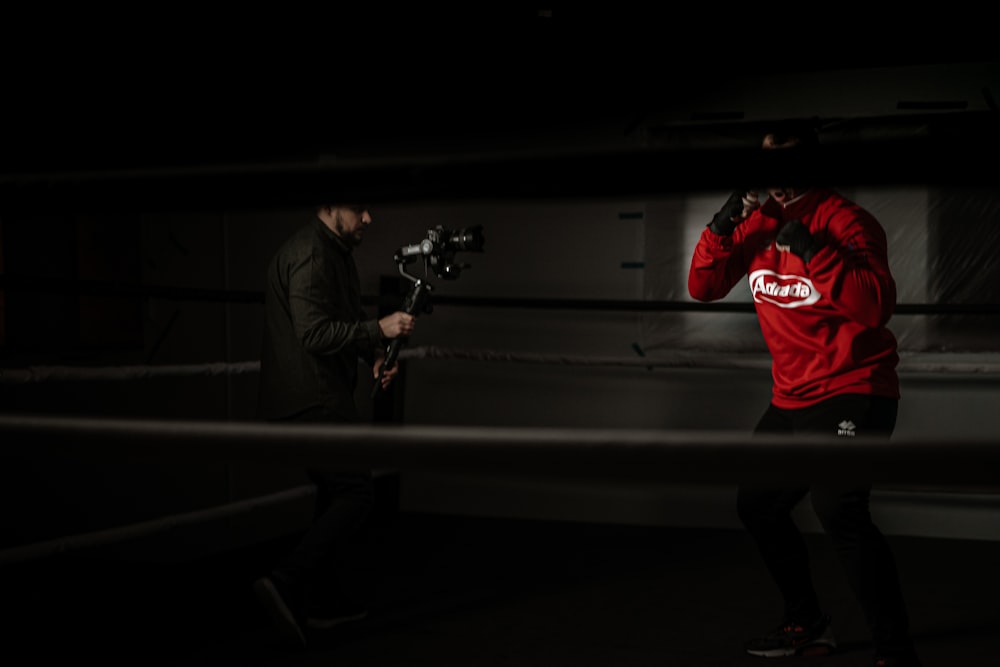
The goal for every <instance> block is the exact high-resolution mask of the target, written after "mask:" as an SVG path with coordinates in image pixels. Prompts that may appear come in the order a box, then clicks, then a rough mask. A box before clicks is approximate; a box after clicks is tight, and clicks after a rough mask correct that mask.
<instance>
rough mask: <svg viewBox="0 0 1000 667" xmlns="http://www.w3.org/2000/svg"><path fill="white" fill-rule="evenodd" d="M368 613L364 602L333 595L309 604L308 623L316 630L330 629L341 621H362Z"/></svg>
mask: <svg viewBox="0 0 1000 667" xmlns="http://www.w3.org/2000/svg"><path fill="white" fill-rule="evenodd" d="M367 615H368V609H367V608H366V607H365V605H364V604H362V603H361V602H358V601H356V600H352V599H350V598H347V597H342V596H338V597H333V598H329V599H325V600H323V601H321V602H320V601H312V600H310V604H309V615H308V617H307V618H306V625H307V626H308V627H309V628H312V629H315V630H328V629H330V628H332V627H334V626H337V625H340V624H341V623H349V622H350V621H360V620H361V619H363V618H364V617H366V616H367Z"/></svg>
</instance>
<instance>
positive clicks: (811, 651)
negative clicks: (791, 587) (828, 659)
mask: <svg viewBox="0 0 1000 667" xmlns="http://www.w3.org/2000/svg"><path fill="white" fill-rule="evenodd" d="M836 648H837V641H836V640H835V639H834V638H833V629H832V628H831V627H830V617H829V616H823V617H822V618H820V619H819V620H818V621H816V622H815V623H813V624H812V625H806V626H803V625H799V624H797V623H792V622H786V623H784V624H782V625H781V626H780V627H778V628H776V629H775V630H774V631H773V632H771V633H770V634H768V635H767V636H764V637H757V638H754V639H751V640H750V641H748V642H747V643H746V650H747V653H749V654H750V655H756V656H760V657H762V658H780V657H782V656H790V655H802V656H816V655H829V654H830V653H832V652H833V650H834V649H836Z"/></svg>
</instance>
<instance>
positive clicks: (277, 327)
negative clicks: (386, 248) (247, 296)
mask: <svg viewBox="0 0 1000 667" xmlns="http://www.w3.org/2000/svg"><path fill="white" fill-rule="evenodd" d="M381 343H382V340H381V334H380V330H379V326H378V321H377V320H376V319H368V318H367V316H366V315H365V313H364V311H363V310H362V309H361V283H360V279H359V277H358V270H357V267H356V266H355V264H354V257H353V256H352V254H351V250H350V248H349V247H348V246H346V245H345V244H344V243H343V242H342V241H341V240H340V238H339V237H338V236H337V235H336V234H334V233H333V232H332V231H330V229H329V228H327V227H326V225H324V224H323V223H322V221H320V220H319V218H314V219H313V220H312V221H311V222H309V224H307V225H304V226H303V227H302V228H300V229H299V230H298V231H297V232H296V233H295V234H293V235H292V236H291V237H290V238H289V239H288V240H287V241H286V242H285V243H284V245H282V246H281V248H279V249H278V251H277V252H276V253H275V254H274V256H273V257H272V259H271V261H270V263H269V264H268V267H267V284H266V287H265V291H264V340H263V349H262V351H261V357H260V393H259V402H258V410H259V416H260V417H261V418H263V419H281V418H287V417H291V416H294V415H296V414H298V413H300V412H302V411H303V410H307V409H309V408H315V407H325V408H326V409H327V410H329V411H330V413H331V416H332V417H334V418H336V419H338V420H343V421H353V420H355V419H357V408H356V406H355V404H354V392H355V388H356V386H357V380H358V360H359V359H362V360H364V361H365V362H367V363H368V364H369V365H370V364H371V363H372V361H373V358H374V355H375V352H376V350H377V349H378V346H379V345H381Z"/></svg>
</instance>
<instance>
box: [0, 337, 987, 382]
mask: <svg viewBox="0 0 1000 667" xmlns="http://www.w3.org/2000/svg"><path fill="white" fill-rule="evenodd" d="M961 356H962V355H960V354H958V353H952V354H948V355H939V356H938V358H937V360H936V361H931V360H927V359H921V358H920V357H921V355H915V354H901V355H900V364H899V372H900V373H960V374H974V375H985V376H988V375H998V376H1000V361H992V360H990V359H987V358H984V357H986V356H987V355H983V354H978V355H972V356H974V358H972V359H968V360H963V359H961V358H960V357H961ZM398 358H399V360H401V361H402V360H407V359H460V360H467V361H483V362H507V363H529V364H556V365H574V366H625V367H637V368H695V369H697V368H714V369H733V370H768V369H770V367H771V360H770V357H768V356H767V355H766V354H751V353H706V352H691V351H683V350H677V351H673V352H670V353H669V354H663V353H657V354H656V355H655V356H649V357H609V356H573V355H554V354H535V353H525V352H507V351H501V350H484V349H463V348H446V347H437V346H423V347H415V348H411V349H405V350H402V351H401V352H400V353H399V357H398ZM259 371H260V362H259V361H239V362H217V363H208V364H177V365H162V366H155V365H150V366H138V365H133V366H105V367H78V366H29V367H27V368H6V369H4V368H0V384H33V383H43V382H70V381H87V380H91V381H100V380H147V379H153V378H162V377H195V376H201V377H210V376H219V375H244V374H253V373H257V372H259Z"/></svg>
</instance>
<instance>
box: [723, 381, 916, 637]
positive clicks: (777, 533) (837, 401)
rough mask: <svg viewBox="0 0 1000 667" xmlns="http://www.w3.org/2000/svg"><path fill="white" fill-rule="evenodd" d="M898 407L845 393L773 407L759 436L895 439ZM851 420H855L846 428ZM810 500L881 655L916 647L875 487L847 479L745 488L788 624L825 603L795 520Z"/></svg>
mask: <svg viewBox="0 0 1000 667" xmlns="http://www.w3.org/2000/svg"><path fill="white" fill-rule="evenodd" d="M897 408H898V402H897V401H896V400H895V399H889V398H884V397H877V396H864V395H846V396H838V397H834V398H831V399H829V400H827V401H825V402H823V403H820V404H818V405H815V406H812V407H809V408H804V409H801V410H782V409H779V408H776V407H774V406H773V405H772V406H770V407H769V408H768V409H767V410H766V411H765V412H764V414H763V416H762V417H761V419H760V421H759V422H758V424H757V426H756V428H755V430H754V433H785V434H795V433H812V434H815V433H829V434H831V436H832V437H845V436H843V435H840V436H838V433H843V432H844V431H845V430H849V431H852V432H853V433H855V437H877V438H889V437H890V436H891V435H892V432H893V430H894V428H895V426H896V412H897ZM844 422H850V423H853V425H854V427H853V429H845V427H844ZM807 494H808V495H810V497H811V499H812V506H813V509H814V511H815V512H816V516H817V518H818V519H819V521H820V523H821V525H822V526H823V530H824V532H825V533H826V535H827V536H828V537H829V538H830V541H831V542H832V544H833V547H834V549H835V550H836V554H837V556H838V558H839V561H840V563H841V565H842V566H843V568H844V571H845V573H846V575H847V581H848V582H849V584H850V586H851V588H852V590H853V593H854V595H855V597H856V598H857V600H858V602H859V604H860V606H861V608H862V611H863V612H864V614H865V619H866V621H867V623H868V626H869V628H870V629H871V634H872V639H873V642H874V644H875V646H876V648H877V649H878V650H881V651H884V652H886V653H894V652H900V651H905V650H908V649H910V648H911V639H910V636H909V620H908V616H907V612H906V608H905V605H904V603H903V596H902V592H901V590H900V584H899V576H898V573H897V570H896V562H895V559H894V557H893V555H892V552H891V551H890V549H889V546H888V544H887V543H886V540H885V537H884V536H883V535H882V533H881V531H880V530H879V529H878V528H877V527H876V526H875V524H874V523H873V522H872V518H871V514H870V512H869V500H870V497H871V485H870V484H867V483H857V482H855V481H853V480H846V481H845V482H844V483H843V484H837V483H824V484H822V485H819V484H813V485H809V484H797V483H795V482H794V481H792V482H789V483H788V484H784V485H773V484H768V485H756V484H752V483H744V484H741V485H740V486H739V489H738V494H737V510H738V513H739V517H740V520H741V521H742V523H743V525H744V526H745V527H746V529H747V530H748V531H749V533H750V535H751V536H752V537H753V539H754V541H755V543H756V544H757V547H758V549H759V551H760V554H761V556H762V557H763V560H764V564H765V566H766V567H767V570H768V572H770V574H771V577H772V578H773V579H774V581H775V583H776V584H777V586H778V589H779V591H780V592H781V595H782V597H783V599H784V603H785V610H784V611H785V618H786V620H794V621H798V622H803V623H808V622H809V621H812V620H814V619H816V618H818V617H819V616H820V615H821V613H822V609H821V605H820V602H819V599H818V597H817V594H816V590H815V587H814V584H813V580H812V574H811V570H810V566H809V557H808V553H807V549H806V543H805V541H804V539H803V537H802V534H801V532H800V531H799V529H798V527H797V526H796V525H795V523H794V521H793V520H792V517H791V512H792V510H793V509H794V508H795V506H796V505H798V503H799V502H801V501H802V500H803V498H805V496H806V495H807Z"/></svg>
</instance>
